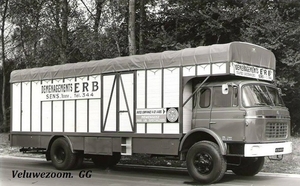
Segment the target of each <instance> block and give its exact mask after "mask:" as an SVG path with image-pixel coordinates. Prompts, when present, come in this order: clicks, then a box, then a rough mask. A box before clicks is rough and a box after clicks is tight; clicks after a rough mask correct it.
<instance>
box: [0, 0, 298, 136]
mask: <svg viewBox="0 0 300 186" xmlns="http://www.w3.org/2000/svg"><path fill="white" fill-rule="evenodd" d="M9 2H10V3H9V14H8V15H9V16H8V21H7V22H8V24H10V25H11V28H13V29H12V32H10V33H8V32H7V37H6V38H7V39H8V40H9V48H10V50H11V53H10V55H7V58H8V60H9V61H11V64H13V65H11V67H12V68H13V69H15V68H31V67H36V66H45V65H56V64H61V63H63V62H64V61H63V59H62V54H63V53H65V54H66V61H67V62H68V63H73V62H79V61H89V60H95V59H103V58H112V57H117V56H125V55H129V46H128V33H129V32H128V31H129V30H128V25H129V23H128V17H129V12H128V6H129V4H128V1H118V0H94V1H90V2H89V3H88V1H86V0H77V1H67V3H68V4H67V9H64V8H63V7H64V6H63V2H66V1H59V0H34V1H29V0H10V1H9ZM143 4H144V5H145V6H140V5H143ZM1 6H3V5H2V4H1ZM135 7H136V22H135V24H136V25H135V29H136V33H139V36H138V34H136V35H137V36H136V38H135V39H136V44H137V49H140V50H141V51H137V52H141V53H148V52H160V51H164V50H178V49H182V48H186V47H196V46H200V45H210V44H216V43H227V42H231V41H245V42H251V43H254V44H258V45H261V46H264V47H266V48H268V49H270V50H272V51H273V52H274V54H275V56H276V58H277V61H278V62H277V84H278V86H279V87H281V88H282V89H283V91H284V93H285V94H286V96H285V97H284V100H285V103H286V105H287V107H288V108H289V109H290V112H291V116H292V126H293V133H297V132H300V115H299V114H298V113H297V112H298V110H299V109H300V102H299V98H298V95H299V93H300V81H299V79H300V74H299V72H300V69H299V68H300V67H299V61H300V53H299V52H298V51H299V50H298V49H299V48H300V46H299V45H300V42H299V41H298V39H299V38H300V22H299V19H300V2H299V1H297V0H287V1H278V0H251V1H245V0H242V1H240V0H219V1H210V0H201V1H199V0H189V1H185V0H159V1H158V0H143V1H142V0H136V5H135ZM65 10H67V11H65ZM143 11H145V12H144V13H143ZM141 12H142V13H141ZM65 13H66V14H65ZM63 15H67V24H66V22H65V21H66V20H65V19H64V16H63ZM66 25H67V33H65V34H63V30H64V29H63V27H64V26H66ZM64 37H66V38H67V40H66V41H64V40H63V38H64ZM139 39H140V40H141V42H139Z"/></svg>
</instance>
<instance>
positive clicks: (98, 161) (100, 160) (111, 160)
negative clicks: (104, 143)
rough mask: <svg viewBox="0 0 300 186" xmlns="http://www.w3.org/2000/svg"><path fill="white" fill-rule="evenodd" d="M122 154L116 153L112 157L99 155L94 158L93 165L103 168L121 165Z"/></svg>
mask: <svg viewBox="0 0 300 186" xmlns="http://www.w3.org/2000/svg"><path fill="white" fill-rule="evenodd" d="M120 159H121V154H120V153H119V152H114V153H113V155H112V156H109V155H97V156H93V157H92V161H93V163H94V164H95V165H96V166H98V167H101V168H107V167H113V166H115V165H116V164H117V163H119V161H120Z"/></svg>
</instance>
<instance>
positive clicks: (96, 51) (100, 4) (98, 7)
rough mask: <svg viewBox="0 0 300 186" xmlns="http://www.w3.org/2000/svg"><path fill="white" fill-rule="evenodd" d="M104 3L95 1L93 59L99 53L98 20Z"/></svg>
mask: <svg viewBox="0 0 300 186" xmlns="http://www.w3.org/2000/svg"><path fill="white" fill-rule="evenodd" d="M104 3H105V0H96V15H95V17H94V19H95V22H94V29H93V30H94V37H95V41H94V44H95V46H94V48H93V59H96V58H97V53H98V51H99V46H100V45H99V33H98V32H99V23H100V19H101V14H102V7H103V4H104Z"/></svg>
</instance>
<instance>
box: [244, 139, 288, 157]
mask: <svg viewBox="0 0 300 186" xmlns="http://www.w3.org/2000/svg"><path fill="white" fill-rule="evenodd" d="M292 151H293V147H292V142H282V143H262V144H245V147H244V156H245V157H259V156H276V155H282V154H289V153H292Z"/></svg>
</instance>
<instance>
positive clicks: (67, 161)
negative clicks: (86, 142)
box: [50, 138, 76, 170]
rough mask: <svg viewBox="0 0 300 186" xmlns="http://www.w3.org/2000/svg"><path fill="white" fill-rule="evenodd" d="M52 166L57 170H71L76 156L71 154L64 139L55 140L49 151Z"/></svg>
mask: <svg viewBox="0 0 300 186" xmlns="http://www.w3.org/2000/svg"><path fill="white" fill-rule="evenodd" d="M50 157H51V160H52V164H53V165H54V167H55V168H56V169H58V170H68V169H72V168H73V166H74V165H75V162H76V155H75V154H73V153H72V151H71V148H70V145H69V143H68V141H67V140H66V138H57V139H56V140H55V141H54V142H53V144H52V146H51V149H50Z"/></svg>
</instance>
